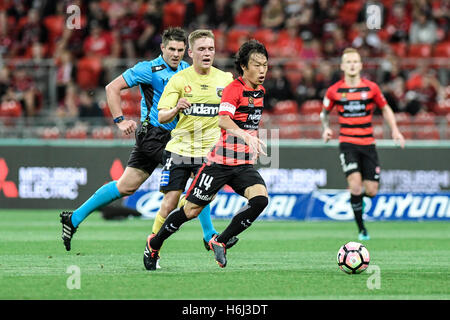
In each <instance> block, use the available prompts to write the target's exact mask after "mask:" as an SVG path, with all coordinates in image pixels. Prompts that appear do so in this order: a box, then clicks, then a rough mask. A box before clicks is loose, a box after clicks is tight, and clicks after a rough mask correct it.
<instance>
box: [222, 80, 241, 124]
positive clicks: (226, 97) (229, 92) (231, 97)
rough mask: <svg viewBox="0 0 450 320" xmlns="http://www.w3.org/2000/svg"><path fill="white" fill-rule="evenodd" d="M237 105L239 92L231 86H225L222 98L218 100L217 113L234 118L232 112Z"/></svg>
mask: <svg viewBox="0 0 450 320" xmlns="http://www.w3.org/2000/svg"><path fill="white" fill-rule="evenodd" d="M238 106H239V94H238V91H237V90H236V89H235V88H234V87H233V86H230V85H229V86H227V87H225V89H224V90H223V94H222V99H221V100H220V106H219V115H228V116H230V118H231V119H233V118H234V112H235V111H236V109H237V107H238Z"/></svg>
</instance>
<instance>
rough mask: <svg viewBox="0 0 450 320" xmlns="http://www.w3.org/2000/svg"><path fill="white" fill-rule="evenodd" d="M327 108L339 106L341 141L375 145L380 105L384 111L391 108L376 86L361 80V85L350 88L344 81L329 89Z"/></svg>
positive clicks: (325, 102)
mask: <svg viewBox="0 0 450 320" xmlns="http://www.w3.org/2000/svg"><path fill="white" fill-rule="evenodd" d="M323 105H324V107H325V109H326V110H327V111H331V109H333V107H334V106H336V107H337V111H338V114H339V124H340V131H339V142H347V143H352V144H358V145H369V144H374V143H375V138H374V137H373V127H372V115H373V112H374V111H375V108H376V106H378V107H379V108H380V109H382V108H384V106H385V105H387V102H386V99H385V98H384V96H383V93H382V92H381V90H380V88H379V87H378V85H377V84H376V83H374V82H372V81H369V80H367V79H364V78H361V81H360V83H359V84H358V85H357V86H355V87H350V86H348V85H347V84H346V83H345V81H344V80H340V81H338V82H336V83H335V84H334V85H332V86H331V87H329V88H328V90H327V92H326V93H325V97H324V99H323Z"/></svg>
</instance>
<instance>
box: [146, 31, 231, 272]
mask: <svg viewBox="0 0 450 320" xmlns="http://www.w3.org/2000/svg"><path fill="white" fill-rule="evenodd" d="M188 40H189V41H188V42H189V49H188V54H189V56H190V57H191V58H192V66H191V67H188V68H186V69H185V70H182V71H181V72H178V73H177V74H176V75H174V76H173V77H172V78H170V80H169V82H168V83H167V86H166V87H165V89H164V92H163V94H162V96H161V99H160V100H159V104H158V110H159V113H158V120H159V122H160V123H167V122H170V121H172V120H173V119H174V118H175V117H178V123H177V126H176V127H175V129H173V130H172V132H171V140H170V141H169V142H168V143H167V145H166V149H165V151H164V163H165V165H164V168H163V170H162V174H161V182H160V191H161V192H163V193H164V198H163V201H162V203H161V208H160V210H159V213H158V214H157V216H156V219H155V222H154V225H153V229H152V234H151V235H149V236H148V238H147V244H148V242H149V241H150V239H151V238H153V237H154V236H155V234H156V233H157V232H158V231H159V229H160V228H161V226H162V225H163V223H164V221H165V219H166V218H167V216H168V215H169V213H170V212H172V211H173V210H174V209H176V207H177V204H178V201H179V199H180V196H181V194H182V192H183V191H184V189H185V188H186V184H187V182H188V180H189V178H190V177H191V175H195V174H196V173H197V171H198V169H199V168H200V167H201V165H202V163H203V161H204V159H205V158H206V156H207V154H208V152H209V151H210V150H211V148H212V147H213V146H214V145H215V143H216V142H217V140H218V139H219V136H220V129H219V126H218V111H219V104H220V99H221V96H222V91H223V89H224V88H225V87H226V86H227V85H228V84H229V83H230V82H232V81H233V75H232V74H231V73H229V72H223V71H221V70H219V69H217V68H215V67H213V66H212V64H213V62H214V54H215V45H214V34H213V33H212V32H211V31H210V30H196V31H193V32H192V33H191V34H190V35H189V39H188ZM202 214H203V213H202ZM199 218H200V219H202V217H201V216H199ZM207 218H208V219H209V221H211V220H210V217H209V216H208V217H207ZM208 219H205V220H208ZM210 224H211V222H210ZM206 225H207V224H205V223H204V221H203V220H202V228H205V227H206ZM170 227H171V226H168V228H170ZM175 231H176V230H173V232H175ZM206 231H208V230H206ZM203 233H204V239H203V240H204V241H206V242H208V241H209V240H210V239H211V237H212V236H213V235H214V234H217V232H216V231H215V230H214V228H213V227H212V224H211V225H210V230H209V233H208V232H205V229H204V230H203ZM236 242H237V238H235V237H234V238H232V239H230V241H229V242H228V243H227V244H226V245H227V247H228V248H229V247H231V246H232V245H234V244H235V243H236ZM151 254H152V253H151V250H149V249H148V247H147V246H146V247H145V252H144V265H145V267H146V269H148V270H153V269H154V268H155V266H154V265H149V264H148V263H147V262H148V261H149V259H150V258H154V257H151Z"/></svg>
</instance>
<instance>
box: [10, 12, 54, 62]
mask: <svg viewBox="0 0 450 320" xmlns="http://www.w3.org/2000/svg"><path fill="white" fill-rule="evenodd" d="M24 19H25V21H26V22H25V23H24V25H23V26H22V27H21V28H20V30H19V34H18V42H17V44H16V48H15V52H16V55H18V56H27V57H30V56H31V52H30V51H31V47H32V45H33V43H35V42H40V43H46V42H47V37H48V32H47V29H46V28H45V26H44V25H43V24H42V23H41V21H40V20H39V19H40V16H39V12H38V10H37V9H30V10H29V11H28V14H27V17H26V18H24Z"/></svg>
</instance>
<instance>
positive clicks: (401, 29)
mask: <svg viewBox="0 0 450 320" xmlns="http://www.w3.org/2000/svg"><path fill="white" fill-rule="evenodd" d="M410 25H411V16H410V15H409V14H407V12H406V9H405V4H404V3H402V2H396V3H394V5H393V6H392V9H391V11H390V12H389V16H388V18H387V22H386V31H387V32H388V34H389V41H390V42H400V41H407V40H408V34H409V27H410Z"/></svg>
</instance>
